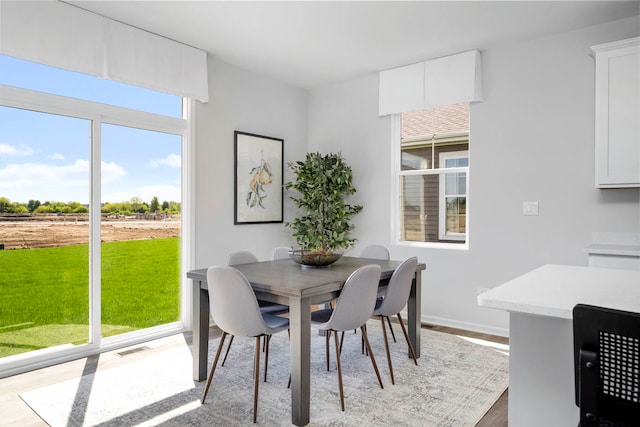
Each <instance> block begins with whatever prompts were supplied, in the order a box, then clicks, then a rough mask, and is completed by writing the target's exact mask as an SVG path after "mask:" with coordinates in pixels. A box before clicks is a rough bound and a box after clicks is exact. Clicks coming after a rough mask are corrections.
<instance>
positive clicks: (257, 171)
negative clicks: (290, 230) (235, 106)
mask: <svg viewBox="0 0 640 427" xmlns="http://www.w3.org/2000/svg"><path fill="white" fill-rule="evenodd" d="M233 139H234V152H235V155H234V181H233V182H234V186H233V189H234V210H233V223H234V224H235V225H239V224H265V223H281V222H283V214H282V212H283V206H284V199H283V194H284V190H283V182H282V179H283V170H284V140H283V139H280V138H274V137H270V136H264V135H256V134H253V133H247V132H241V131H234V138H233Z"/></svg>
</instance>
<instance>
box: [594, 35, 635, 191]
mask: <svg viewBox="0 0 640 427" xmlns="http://www.w3.org/2000/svg"><path fill="white" fill-rule="evenodd" d="M591 49H592V51H593V52H594V54H595V61H596V70H595V74H596V81H595V85H596V93H595V106H596V111H595V114H596V118H595V119H596V122H595V139H596V141H595V142H596V144H595V148H596V153H595V160H596V187H597V188H621V187H640V37H636V38H632V39H627V40H621V41H618V42H613V43H607V44H601V45H598V46H593V47H592V48H591Z"/></svg>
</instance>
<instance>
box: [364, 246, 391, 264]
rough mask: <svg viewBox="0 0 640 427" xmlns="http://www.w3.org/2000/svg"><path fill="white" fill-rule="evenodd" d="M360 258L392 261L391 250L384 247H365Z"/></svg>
mask: <svg viewBox="0 0 640 427" xmlns="http://www.w3.org/2000/svg"><path fill="white" fill-rule="evenodd" d="M360 258H371V259H386V260H389V259H391V256H390V255H389V250H388V249H387V248H385V247H384V246H382V245H369V246H365V247H364V248H363V249H362V252H360Z"/></svg>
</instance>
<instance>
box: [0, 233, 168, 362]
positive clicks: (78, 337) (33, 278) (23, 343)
mask: <svg viewBox="0 0 640 427" xmlns="http://www.w3.org/2000/svg"><path fill="white" fill-rule="evenodd" d="M101 250H102V266H101V269H102V331H103V332H102V335H103V336H108V335H114V334H118V333H122V332H127V331H131V330H135V329H141V328H147V327H150V326H156V325H161V324H164V323H169V322H174V321H177V320H179V316H180V277H179V275H180V272H179V250H180V239H179V238H177V237H174V238H168V239H153V240H130V241H122V242H112V243H102V247H101ZM88 325H89V248H88V246H87V245H79V246H66V247H59V248H46V249H31V250H29V249H19V250H5V251H0V357H4V356H8V355H12V354H17V353H22V352H25V351H29V350H35V349H39V348H46V347H50V346H53V345H61V344H68V343H71V344H82V343H86V342H87V339H88Z"/></svg>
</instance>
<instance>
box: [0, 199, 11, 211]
mask: <svg viewBox="0 0 640 427" xmlns="http://www.w3.org/2000/svg"><path fill="white" fill-rule="evenodd" d="M9 206H11V200H9V199H7V198H6V197H0V213H9Z"/></svg>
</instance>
